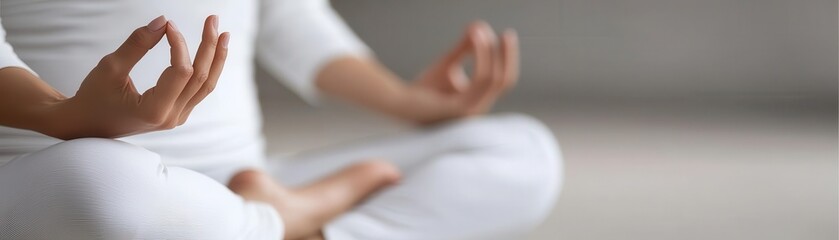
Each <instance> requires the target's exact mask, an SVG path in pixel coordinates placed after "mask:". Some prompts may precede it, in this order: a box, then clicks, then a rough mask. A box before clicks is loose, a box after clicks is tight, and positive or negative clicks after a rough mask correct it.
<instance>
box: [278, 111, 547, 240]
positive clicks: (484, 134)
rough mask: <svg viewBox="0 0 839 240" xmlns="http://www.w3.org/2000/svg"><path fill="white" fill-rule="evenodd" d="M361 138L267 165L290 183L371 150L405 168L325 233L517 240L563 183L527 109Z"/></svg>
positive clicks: (306, 180) (344, 236)
mask: <svg viewBox="0 0 839 240" xmlns="http://www.w3.org/2000/svg"><path fill="white" fill-rule="evenodd" d="M361 142H363V143H361V144H350V145H345V146H340V147H336V148H331V149H321V150H315V151H311V152H306V153H302V154H300V155H298V156H294V157H291V158H290V159H283V160H280V161H271V162H269V164H268V170H269V171H270V172H271V174H272V175H273V176H274V177H275V178H276V179H277V180H278V181H279V182H283V183H285V184H289V185H291V186H295V185H305V184H308V183H311V182H313V181H315V180H316V179H320V178H322V177H323V176H326V175H328V174H330V173H332V172H335V171H338V170H339V169H342V168H344V167H346V166H350V165H352V164H355V163H357V162H358V161H360V160H361V159H367V158H370V157H375V158H379V159H384V160H386V161H389V162H391V163H392V164H394V165H395V166H397V167H398V168H399V169H400V170H401V172H402V180H401V181H400V183H399V184H397V185H395V186H392V187H389V188H387V189H384V190H382V191H381V192H377V193H375V194H374V195H373V196H371V197H370V198H369V199H368V200H367V201H365V202H364V203H363V204H362V205H360V206H358V207H356V208H354V209H353V210H351V211H350V212H348V213H346V214H343V215H342V216H340V217H338V218H337V219H335V220H334V221H332V222H330V223H329V224H328V225H326V227H325V228H324V229H323V233H324V235H325V237H326V239H329V240H336V239H338V240H343V239H400V240H410V239H515V238H517V237H520V235H521V234H523V233H526V232H527V231H529V230H531V229H532V228H534V227H535V226H536V225H538V224H539V223H540V222H541V221H542V220H543V219H544V218H545V217H546V215H547V214H548V213H549V212H550V209H551V208H552V207H553V203H554V201H555V198H556V197H557V195H558V191H559V186H560V184H561V175H560V174H561V171H562V162H561V159H560V155H559V150H558V146H557V144H556V142H555V141H554V139H553V137H552V135H551V133H550V131H549V130H548V129H547V128H546V127H545V126H543V125H542V124H541V123H539V122H538V121H536V120H535V119H532V118H530V117H528V116H524V115H519V114H503V115H494V116H487V117H481V118H475V119H467V120H463V121H459V122H455V123H450V124H446V125H444V126H439V127H436V128H433V129H424V130H417V131H415V132H409V133H404V134H401V135H398V136H392V137H386V138H381V139H376V140H371V141H366V142H365V141H361Z"/></svg>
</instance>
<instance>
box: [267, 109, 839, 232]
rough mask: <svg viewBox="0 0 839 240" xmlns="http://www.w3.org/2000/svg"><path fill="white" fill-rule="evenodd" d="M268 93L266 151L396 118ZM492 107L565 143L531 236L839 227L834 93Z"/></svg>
mask: <svg viewBox="0 0 839 240" xmlns="http://www.w3.org/2000/svg"><path fill="white" fill-rule="evenodd" d="M265 95H266V94H263V97H262V101H263V103H264V104H263V105H264V106H263V108H264V115H265V127H266V136H267V138H268V142H269V149H270V153H269V154H285V153H289V152H295V151H300V150H304V149H311V148H316V147H320V146H328V145H330V144H334V143H338V142H343V141H352V140H353V139H357V138H360V137H364V136H370V135H378V134H384V133H388V132H394V131H399V129H401V126H400V125H399V124H396V123H394V122H392V121H390V120H387V119H385V118H382V117H379V116H376V115H373V114H368V113H365V112H362V111H358V110H351V109H348V108H346V107H343V106H334V105H332V104H324V106H321V107H319V108H311V107H308V106H305V105H304V104H301V102H300V101H299V100H295V99H291V98H287V97H280V98H278V97H275V96H265ZM268 95H271V94H268ZM533 102H538V103H539V104H532V103H533ZM661 102H666V103H661ZM497 110H498V111H499V112H503V111H516V112H523V113H527V114H531V115H533V116H536V117H537V118H539V119H541V120H542V121H544V122H545V123H546V124H547V125H548V126H549V127H550V128H551V129H552V131H553V132H554V134H555V135H556V136H557V138H558V140H559V142H560V144H561V147H562V150H563V152H564V158H565V164H566V172H565V174H566V175H565V186H564V189H563V191H562V195H561V197H560V198H559V201H558V202H557V205H556V208H555V209H554V210H553V213H552V214H551V216H550V217H549V218H548V219H547V220H546V221H545V223H544V224H543V225H541V226H540V227H539V228H537V229H535V230H534V232H533V233H532V234H531V235H530V236H529V237H528V238H527V239H533V240H535V239H574V240H585V239H597V240H608V239H644V240H658V239H661V240H664V239H667V240H671V239H703V240H705V239H761V240H771V239H808V240H817V239H824V240H835V239H837V238H839V233H837V228H838V227H837V226H839V220H837V211H839V209H837V203H838V202H839V199H837V195H838V194H839V165H837V158H839V157H838V156H837V146H839V142H837V141H839V140H837V115H836V107H835V105H832V106H816V107H813V106H809V105H806V104H800V103H787V102H785V101H779V102H774V101H769V102H761V103H755V104H727V103H713V102H711V103H709V102H699V103H696V102H678V101H677V102H673V101H655V102H652V103H651V102H631V101H630V102H626V101H613V102H609V101H599V102H598V103H592V102H583V101H581V102H575V101H563V102H561V103H556V104H554V103H551V102H546V101H532V102H528V101H523V102H520V103H502V104H501V106H499V107H498V109H497Z"/></svg>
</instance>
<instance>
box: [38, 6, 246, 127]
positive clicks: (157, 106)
mask: <svg viewBox="0 0 839 240" xmlns="http://www.w3.org/2000/svg"><path fill="white" fill-rule="evenodd" d="M217 28H218V17H217V16H210V17H208V18H207V19H206V21H205V23H204V33H203V37H202V40H201V45H200V46H199V48H198V53H197V54H196V56H195V63H191V61H190V58H189V52H188V51H187V46H186V43H185V41H184V37H183V36H182V35H181V33H180V32H179V31H178V29H177V28H176V27H175V25H174V24H173V23H172V22H171V21H167V20H166V19H165V18H164V17H163V16H161V17H159V18H157V19H155V20H154V21H152V22H151V23H149V25H148V26H145V27H141V28H138V29H137V30H135V31H134V32H133V33H132V34H131V36H129V38H128V40H126V41H125V43H123V44H122V46H120V47H119V48H118V49H117V50H116V51H115V52H113V53H111V54H108V55H107V56H105V57H104V58H102V60H101V61H100V62H99V64H98V65H97V66H96V67H95V68H94V69H93V70H92V71H91V72H90V74H89V75H88V76H87V77H86V78H85V79H84V82H82V84H81V87H80V88H79V90H78V92H77V93H76V95H75V96H73V97H71V98H68V99H66V100H64V101H62V102H60V103H58V104H56V106H55V108H54V109H55V111H56V112H57V115H58V116H59V117H58V118H61V119H59V120H57V122H56V124H55V126H53V127H52V128H51V130H50V131H48V132H47V134H48V135H51V136H55V137H58V138H62V139H71V138H80V137H106V138H115V137H122V136H128V135H133V134H139V133H144V132H150V131H157V130H165V129H171V128H174V127H176V126H179V125H181V124H183V123H184V122H185V121H186V119H187V118H188V117H189V113H190V112H191V111H192V109H193V107H195V105H197V104H198V103H199V102H201V100H203V99H204V97H206V96H207V95H208V94H209V93H210V92H212V91H213V88H214V87H215V85H216V82H217V81H218V78H219V75H220V74H221V71H222V68H223V67H224V62H225V59H226V57H227V42H228V41H229V39H230V34H229V33H223V34H221V35H218V30H217ZM163 35H166V39H167V40H168V42H169V45H170V47H171V66H170V67H168V68H166V69H165V70H163V73H162V74H161V75H160V78H159V79H158V81H157V85H156V86H154V87H152V88H150V89H149V90H147V91H145V92H144V93H143V94H140V93H138V92H137V90H136V88H135V87H134V84H133V82H132V79H131V78H130V77H129V76H128V74H129V72H130V71H131V69H132V68H133V67H134V65H135V64H136V63H137V62H138V61H140V59H141V58H142V57H143V56H144V55H145V54H146V53H147V52H148V50H149V49H151V48H152V47H154V46H155V45H156V44H157V43H158V42H159V41H160V40H161V39H162V38H163Z"/></svg>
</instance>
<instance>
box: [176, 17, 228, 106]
mask: <svg viewBox="0 0 839 240" xmlns="http://www.w3.org/2000/svg"><path fill="white" fill-rule="evenodd" d="M218 38H219V36H218V16H215V15H212V16H209V17H207V19H206V20H205V21H204V32H203V35H202V38H201V44H200V45H199V46H198V52H197V53H196V55H195V63H194V64H193V65H192V67H193V71H194V72H193V74H192V78H191V79H190V80H189V82H188V83H187V84H186V86H185V87H184V90H183V91H182V92H181V94H180V95H179V96H178V100H177V101H176V102H175V108H174V110H173V111H175V112H176V113H178V114H179V115H180V112H181V111H182V110H183V108H184V106H186V104H187V102H189V100H190V99H192V97H193V96H194V95H195V93H196V92H198V89H200V88H201V86H203V85H204V82H206V81H207V79H208V78H209V71H210V65H212V64H213V56H214V55H215V52H216V46H217V45H218Z"/></svg>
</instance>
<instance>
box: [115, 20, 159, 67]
mask: <svg viewBox="0 0 839 240" xmlns="http://www.w3.org/2000/svg"><path fill="white" fill-rule="evenodd" d="M167 22H168V21H167V20H166V17H164V16H160V17H157V18H155V19H154V20H152V21H151V22H149V24H148V25H147V26H144V27H140V28H137V29H136V30H134V32H133V33H131V35H130V36H128V39H126V40H125V42H123V43H122V45H120V46H119V48H117V50H116V51H114V53H112V59H113V60H114V61H116V63H115V64H116V65H119V66H120V70H122V71H123V73H127V72H129V71H131V69H132V68H134V65H135V64H137V62H139V61H140V59H142V58H143V56H145V55H146V53H147V52H148V51H149V50H150V49H151V48H153V47H154V46H155V45H157V43H158V42H160V39H161V38H163V34H164V33H166V31H164V27H165V26H166V23H167Z"/></svg>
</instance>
